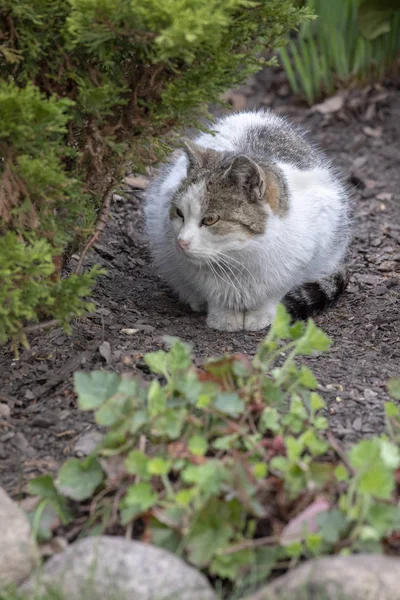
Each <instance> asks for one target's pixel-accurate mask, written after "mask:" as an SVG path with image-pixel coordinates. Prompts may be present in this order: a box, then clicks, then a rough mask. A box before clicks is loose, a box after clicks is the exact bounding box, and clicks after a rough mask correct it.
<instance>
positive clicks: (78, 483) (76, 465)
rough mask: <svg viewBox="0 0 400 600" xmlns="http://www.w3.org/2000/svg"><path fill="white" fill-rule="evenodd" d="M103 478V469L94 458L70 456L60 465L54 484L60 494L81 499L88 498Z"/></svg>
mask: <svg viewBox="0 0 400 600" xmlns="http://www.w3.org/2000/svg"><path fill="white" fill-rule="evenodd" d="M103 479H104V473H103V469H102V468H101V465H100V463H99V461H98V460H97V459H96V458H93V457H88V458H87V459H85V460H79V459H78V458H70V459H69V460H67V461H66V462H65V463H64V464H63V466H62V467H61V469H60V471H59V473H58V477H57V479H56V482H55V485H56V488H57V490H58V492H60V494H63V495H64V496H66V497H67V498H71V499H72V500H77V501H81V500H87V499H88V498H90V497H91V496H92V495H93V492H94V491H95V490H96V489H97V488H98V487H99V485H100V484H101V483H102V481H103Z"/></svg>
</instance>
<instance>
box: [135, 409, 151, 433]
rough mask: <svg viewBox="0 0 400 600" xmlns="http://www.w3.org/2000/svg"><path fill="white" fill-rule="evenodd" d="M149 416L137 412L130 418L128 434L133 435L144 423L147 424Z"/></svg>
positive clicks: (143, 411)
mask: <svg viewBox="0 0 400 600" xmlns="http://www.w3.org/2000/svg"><path fill="white" fill-rule="evenodd" d="M148 420H149V416H148V414H147V412H146V411H145V410H137V411H136V412H135V414H134V415H133V417H132V421H131V426H130V432H131V433H133V434H135V433H138V432H139V431H140V429H142V427H143V426H144V425H146V423H148Z"/></svg>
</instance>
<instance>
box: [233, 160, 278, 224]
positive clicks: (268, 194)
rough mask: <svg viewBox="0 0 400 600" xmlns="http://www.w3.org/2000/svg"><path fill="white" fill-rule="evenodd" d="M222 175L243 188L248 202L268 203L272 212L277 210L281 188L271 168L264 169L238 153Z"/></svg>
mask: <svg viewBox="0 0 400 600" xmlns="http://www.w3.org/2000/svg"><path fill="white" fill-rule="evenodd" d="M224 177H228V178H230V179H231V180H233V181H234V182H235V183H236V184H237V185H239V186H240V187H241V188H242V189H243V190H245V192H246V194H247V197H248V198H249V200H250V202H259V203H262V204H268V205H269V206H270V207H271V209H272V211H273V212H275V213H277V212H279V210H280V196H281V188H280V184H279V181H278V179H277V177H276V174H275V173H273V172H272V170H268V171H266V170H264V169H263V168H262V167H260V166H259V165H258V164H257V163H256V162H254V160H252V159H251V158H249V157H248V156H244V155H239V156H236V157H235V158H234V159H233V161H232V162H231V164H230V166H229V168H228V169H227V170H226V172H225V174H224Z"/></svg>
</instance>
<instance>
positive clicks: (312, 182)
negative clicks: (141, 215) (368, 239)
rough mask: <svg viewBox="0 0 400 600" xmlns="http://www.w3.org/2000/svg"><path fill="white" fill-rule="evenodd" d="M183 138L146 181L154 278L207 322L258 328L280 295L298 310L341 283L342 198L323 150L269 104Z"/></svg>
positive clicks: (318, 303) (328, 296)
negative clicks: (180, 150)
mask: <svg viewBox="0 0 400 600" xmlns="http://www.w3.org/2000/svg"><path fill="white" fill-rule="evenodd" d="M212 130H213V133H203V134H201V135H199V136H198V137H197V138H196V139H195V140H194V141H186V142H184V150H183V153H182V154H181V156H180V157H179V158H178V159H177V160H176V161H175V162H174V163H172V164H170V165H168V166H166V167H164V169H163V171H162V174H161V176H160V177H159V178H158V179H157V180H156V181H155V182H154V183H153V184H152V186H151V187H150V189H149V192H148V201H147V206H146V229H147V233H148V235H149V238H150V240H151V244H152V252H153V257H154V260H155V263H156V265H157V267H158V269H159V271H160V274H161V275H162V277H163V278H164V279H165V280H166V281H167V282H168V284H169V285H170V286H171V287H172V288H173V289H174V290H175V291H176V292H177V293H178V294H179V297H180V299H181V300H182V301H183V302H186V303H188V304H189V305H190V306H191V308H192V309H193V310H194V311H200V310H202V308H206V310H207V315H208V316H207V325H208V326H209V327H212V328H213V329H219V330H221V331H237V330H243V329H245V330H251V331H254V330H259V329H263V328H265V327H267V326H268V325H270V324H271V322H272V321H273V319H274V315H275V310H276V306H277V304H278V303H279V302H281V301H283V303H284V304H285V305H286V306H287V308H288V309H289V312H291V314H292V315H293V316H294V317H295V318H306V317H307V316H309V315H312V314H315V313H316V312H319V311H320V310H322V309H324V308H325V307H327V306H328V305H330V304H332V303H333V302H335V301H336V299H337V298H338V297H339V295H340V294H341V293H342V292H343V290H344V289H345V287H346V276H345V270H344V268H343V267H342V266H341V263H342V261H343V258H344V255H345V253H346V249H347V246H348V242H349V232H350V227H349V200H348V194H347V191H346V188H345V186H344V185H343V182H342V181H341V180H340V178H339V177H338V175H337V174H336V173H335V171H334V169H333V168H332V166H331V164H330V162H329V160H327V158H326V157H325V156H324V155H323V154H322V153H321V152H320V151H318V150H317V149H316V148H314V147H313V146H312V145H310V143H309V142H308V141H307V140H306V139H305V137H304V133H303V132H302V131H300V130H299V129H297V128H295V127H294V126H293V125H291V124H290V123H289V122H288V121H287V120H286V119H284V118H282V117H280V116H277V115H274V114H273V113H271V112H263V111H258V112H242V113H237V114H233V115H229V116H227V117H224V118H222V119H221V120H219V121H218V122H217V123H216V124H215V125H214V126H213V128H212Z"/></svg>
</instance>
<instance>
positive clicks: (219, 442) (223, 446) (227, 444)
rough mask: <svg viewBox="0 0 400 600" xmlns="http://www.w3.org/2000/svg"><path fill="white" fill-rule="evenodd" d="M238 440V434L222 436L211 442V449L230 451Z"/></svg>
mask: <svg viewBox="0 0 400 600" xmlns="http://www.w3.org/2000/svg"><path fill="white" fill-rule="evenodd" d="M238 439H239V434H238V433H231V434H230V435H223V436H222V437H219V438H217V439H216V440H214V441H213V447H214V448H215V449H216V450H230V449H231V448H234V447H235V442H237V440H238Z"/></svg>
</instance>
